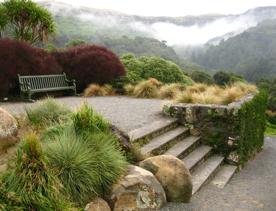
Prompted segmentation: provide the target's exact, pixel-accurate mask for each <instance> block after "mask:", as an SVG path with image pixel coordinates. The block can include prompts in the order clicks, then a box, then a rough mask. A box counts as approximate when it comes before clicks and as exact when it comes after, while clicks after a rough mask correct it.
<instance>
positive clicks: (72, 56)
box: [52, 45, 125, 91]
mask: <svg viewBox="0 0 276 211" xmlns="http://www.w3.org/2000/svg"><path fill="white" fill-rule="evenodd" d="M52 54H53V55H54V56H55V58H56V60H57V62H58V63H59V64H60V66H61V67H62V69H63V71H64V72H65V73H66V74H67V75H68V76H69V77H70V78H73V79H76V83H77V88H78V91H83V90H84V89H85V88H86V87H87V86H88V85H89V84H90V83H99V84H104V83H109V82H111V81H113V80H114V79H116V78H118V77H120V76H123V75H125V69H124V66H123V65H122V63H121V62H120V60H119V58H118V57H117V56H116V55H115V54H114V53H113V52H111V51H110V50H108V49H107V48H105V47H102V46H97V45H82V46H77V47H73V48H69V49H67V50H63V51H55V52H53V53H52Z"/></svg>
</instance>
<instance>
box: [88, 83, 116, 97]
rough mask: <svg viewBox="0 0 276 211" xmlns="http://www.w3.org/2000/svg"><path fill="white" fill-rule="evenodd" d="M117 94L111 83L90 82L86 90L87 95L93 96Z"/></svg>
mask: <svg viewBox="0 0 276 211" xmlns="http://www.w3.org/2000/svg"><path fill="white" fill-rule="evenodd" d="M111 95H115V92H114V91H113V89H112V86H111V85H107V84H105V85H103V86H100V85H99V84H90V85H89V86H88V87H87V88H86V89H85V90H84V96H85V97H92V96H111Z"/></svg>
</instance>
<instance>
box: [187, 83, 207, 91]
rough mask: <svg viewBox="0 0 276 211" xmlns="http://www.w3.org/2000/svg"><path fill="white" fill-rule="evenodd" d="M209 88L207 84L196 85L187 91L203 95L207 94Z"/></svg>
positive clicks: (189, 87)
mask: <svg viewBox="0 0 276 211" xmlns="http://www.w3.org/2000/svg"><path fill="white" fill-rule="evenodd" d="M208 87H209V86H208V85H207V84H202V83H196V84H194V85H192V86H188V87H187V91H188V92H191V93H202V92H205V91H206V89H207V88H208Z"/></svg>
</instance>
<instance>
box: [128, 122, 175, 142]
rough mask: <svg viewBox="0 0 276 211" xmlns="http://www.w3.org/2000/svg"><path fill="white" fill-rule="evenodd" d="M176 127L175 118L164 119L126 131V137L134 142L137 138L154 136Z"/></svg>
mask: <svg viewBox="0 0 276 211" xmlns="http://www.w3.org/2000/svg"><path fill="white" fill-rule="evenodd" d="M175 127H177V120H176V119H164V120H159V121H155V122H153V123H151V124H148V125H145V126H143V127H141V128H137V129H135V130H132V131H130V132H129V133H128V137H129V139H130V140H131V141H132V142H135V141H137V140H139V139H142V138H146V137H147V136H152V137H153V136H154V135H158V134H162V133H164V132H166V131H167V130H169V129H172V128H175Z"/></svg>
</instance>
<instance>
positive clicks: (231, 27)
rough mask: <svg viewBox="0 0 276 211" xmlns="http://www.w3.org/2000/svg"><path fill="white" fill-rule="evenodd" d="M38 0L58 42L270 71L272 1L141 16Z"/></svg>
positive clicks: (248, 73)
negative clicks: (240, 8)
mask: <svg viewBox="0 0 276 211" xmlns="http://www.w3.org/2000/svg"><path fill="white" fill-rule="evenodd" d="M40 4H41V5H42V6H44V7H45V8H47V9H48V10H50V11H51V12H52V14H53V15H54V18H55V21H56V25H57V27H56V28H57V33H56V36H55V38H54V39H53V40H52V42H53V43H54V44H55V45H56V46H58V47H64V46H65V45H66V43H67V42H69V41H71V40H73V39H82V40H85V41H86V42H88V43H94V44H100V45H104V46H106V47H108V48H110V49H111V50H113V51H114V52H115V53H116V54H117V55H122V54H124V53H134V54H136V55H138V56H141V55H156V56H160V57H163V58H165V59H170V60H172V61H174V62H176V63H178V64H179V65H181V66H182V67H183V68H184V69H186V71H191V70H194V69H196V70H198V69H202V68H201V66H203V67H204V68H208V69H210V70H209V71H210V72H215V71H216V70H217V69H224V70H229V71H234V72H236V73H238V74H242V75H244V76H245V77H246V78H247V79H249V80H257V79H259V78H262V77H266V78H269V77H270V76H273V75H275V69H276V68H275V66H276V65H275V63H276V61H275V59H274V57H275V52H276V44H275V43H276V41H275V39H276V36H275V30H274V29H275V27H276V23H275V22H276V21H275V20H276V7H259V8H255V9H251V10H248V11H246V12H245V13H242V14H239V15H220V14H211V15H201V16H183V17H143V16H137V15H127V14H124V13H120V12H117V11H111V10H104V9H94V8H87V7H75V6H72V5H69V4H65V3H59V2H56V1H50V0H49V1H42V2H40ZM197 64H198V65H197Z"/></svg>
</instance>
